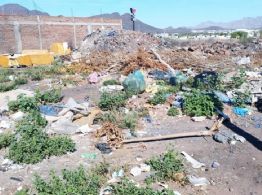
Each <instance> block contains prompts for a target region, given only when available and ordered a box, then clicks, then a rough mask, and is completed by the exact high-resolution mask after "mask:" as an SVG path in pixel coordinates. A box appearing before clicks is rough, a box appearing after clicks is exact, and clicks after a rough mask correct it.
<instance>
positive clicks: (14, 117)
mask: <svg viewBox="0 0 262 195" xmlns="http://www.w3.org/2000/svg"><path fill="white" fill-rule="evenodd" d="M24 116H25V113H23V112H21V111H18V112H16V113H14V114H12V115H11V116H10V118H11V119H12V120H14V121H16V122H17V121H21V120H22V119H23V117H24Z"/></svg>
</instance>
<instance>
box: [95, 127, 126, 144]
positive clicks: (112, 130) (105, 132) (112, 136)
mask: <svg viewBox="0 0 262 195" xmlns="http://www.w3.org/2000/svg"><path fill="white" fill-rule="evenodd" d="M103 136H106V137H107V143H108V144H109V145H110V147H114V148H119V147H121V146H122V141H123V140H124V136H123V133H122V130H121V129H120V128H118V126H116V125H115V124H112V123H109V122H107V123H104V124H103V126H102V128H100V129H98V130H97V131H96V137H103Z"/></svg>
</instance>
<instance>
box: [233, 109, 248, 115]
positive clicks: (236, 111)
mask: <svg viewBox="0 0 262 195" xmlns="http://www.w3.org/2000/svg"><path fill="white" fill-rule="evenodd" d="M233 112H234V114H236V115H238V116H242V117H245V116H247V115H248V113H249V110H248V109H247V108H240V107H234V108H233Z"/></svg>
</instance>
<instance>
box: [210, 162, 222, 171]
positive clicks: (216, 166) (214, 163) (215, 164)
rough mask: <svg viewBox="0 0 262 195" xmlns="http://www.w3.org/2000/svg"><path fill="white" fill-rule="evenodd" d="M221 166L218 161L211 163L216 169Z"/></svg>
mask: <svg viewBox="0 0 262 195" xmlns="http://www.w3.org/2000/svg"><path fill="white" fill-rule="evenodd" d="M219 166H220V164H219V163H218V162H216V161H214V162H213V163H212V165H211V167H212V168H214V169H216V168H218V167H219Z"/></svg>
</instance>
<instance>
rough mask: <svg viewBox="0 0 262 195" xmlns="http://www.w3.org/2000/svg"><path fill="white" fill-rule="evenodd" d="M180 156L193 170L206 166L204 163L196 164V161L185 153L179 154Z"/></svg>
mask: <svg viewBox="0 0 262 195" xmlns="http://www.w3.org/2000/svg"><path fill="white" fill-rule="evenodd" d="M181 154H183V155H184V157H185V158H186V160H187V161H188V162H190V163H191V164H192V167H193V168H194V169H199V168H201V167H205V166H206V165H205V164H204V163H201V162H198V161H197V160H195V159H194V158H192V157H191V156H190V155H189V154H187V153H186V152H184V151H183V152H181Z"/></svg>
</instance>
